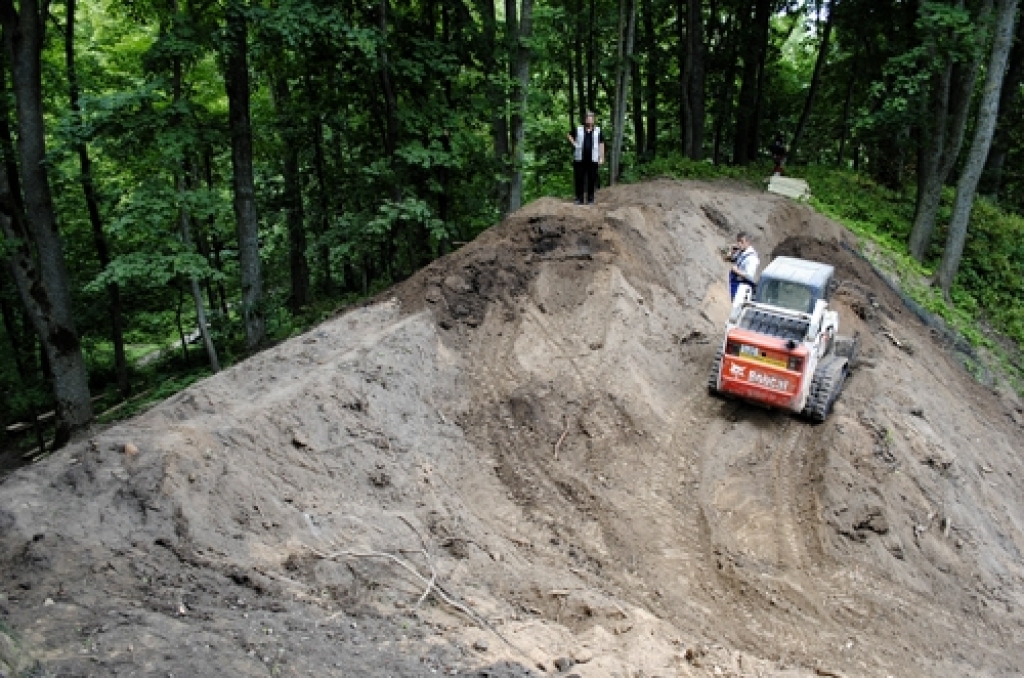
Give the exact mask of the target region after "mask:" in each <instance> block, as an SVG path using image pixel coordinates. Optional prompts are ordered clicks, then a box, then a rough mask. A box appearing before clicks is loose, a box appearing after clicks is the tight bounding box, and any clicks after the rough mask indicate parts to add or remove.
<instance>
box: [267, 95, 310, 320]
mask: <svg viewBox="0 0 1024 678" xmlns="http://www.w3.org/2000/svg"><path fill="white" fill-rule="evenodd" d="M291 101H292V94H291V88H290V87H289V86H288V80H287V78H285V77H284V76H280V77H278V78H277V79H276V81H275V82H274V103H275V107H276V108H277V120H278V125H279V126H280V128H281V141H282V142H283V145H284V148H283V149H282V152H281V170H282V172H281V173H282V174H283V175H284V196H283V197H284V209H285V224H286V226H287V230H288V272H289V282H290V284H291V294H290V295H289V299H288V301H289V305H290V306H291V309H292V312H293V313H298V312H299V311H300V310H301V309H302V308H303V307H305V306H306V305H307V304H309V262H308V261H307V260H306V217H305V213H304V211H303V208H302V178H301V176H300V175H299V146H300V138H299V135H297V134H295V132H294V130H293V127H292V121H291V118H292V116H293V115H294V114H295V113H294V111H293V110H292V108H293V107H292V105H291Z"/></svg>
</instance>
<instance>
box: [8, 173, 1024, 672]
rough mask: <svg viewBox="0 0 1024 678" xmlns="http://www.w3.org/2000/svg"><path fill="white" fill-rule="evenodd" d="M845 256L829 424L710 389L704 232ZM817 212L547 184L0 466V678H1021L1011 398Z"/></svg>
mask: <svg viewBox="0 0 1024 678" xmlns="http://www.w3.org/2000/svg"><path fill="white" fill-rule="evenodd" d="M739 229H745V230H747V231H749V232H750V233H751V234H752V235H753V239H754V242H755V246H756V247H757V248H758V250H759V251H760V252H761V255H762V262H763V263H767V260H768V259H769V257H770V255H773V254H775V255H777V254H783V253H785V254H795V255H800V256H805V257H808V258H814V259H818V260H821V261H826V262H828V263H831V264H834V265H835V266H836V270H837V277H838V278H839V280H840V282H841V285H840V288H839V289H838V291H837V292H836V296H835V303H836V306H837V307H838V310H839V312H840V314H841V318H842V330H843V331H844V333H851V334H852V333H854V332H859V333H860V335H861V337H862V344H861V345H862V349H861V358H860V360H859V366H858V367H857V368H856V369H855V371H854V372H853V375H852V377H851V379H850V381H849V382H848V383H847V386H846V389H845V391H844V392H843V394H842V396H841V397H840V399H839V401H838V403H837V405H836V408H835V412H834V414H833V415H832V416H831V417H830V418H829V419H828V420H827V421H826V422H825V423H824V424H821V425H813V424H810V423H808V422H806V421H803V420H801V419H800V418H798V417H796V416H794V415H790V414H787V413H783V412H778V411H769V410H765V409H762V408H759V407H756V406H752V405H747V404H743V403H739V402H734V401H723V400H718V399H715V398H711V397H709V396H708V394H707V388H706V384H707V377H708V371H709V369H710V366H711V363H712V360H713V357H714V354H715V351H716V348H717V345H718V342H719V341H720V339H721V335H722V328H723V326H724V322H725V319H726V316H727V313H728V309H729V303H728V300H727V290H726V284H725V274H726V270H725V265H724V264H723V263H722V261H721V259H720V258H719V256H718V252H717V250H718V248H719V247H720V246H722V245H723V244H725V243H727V242H729V241H731V240H732V238H733V236H734V234H735V232H736V231H737V230H739ZM857 248H858V245H857V243H856V241H855V239H854V238H853V236H851V235H850V234H849V233H848V232H846V231H845V230H844V229H843V228H841V227H840V226H838V225H836V224H835V223H833V222H830V221H828V220H827V219H825V218H823V217H821V216H819V215H817V214H816V213H815V212H813V211H812V210H810V209H809V208H807V207H804V206H801V205H798V204H795V203H793V202H790V201H788V200H787V199H785V198H781V197H778V196H773V195H769V194H766V193H764V192H761V191H759V190H756V189H754V188H751V187H748V186H743V185H739V184H732V183H713V184H710V183H680V182H673V181H667V180H659V181H654V182H651V183H647V184H642V185H635V186H623V187H617V188H614V189H608V190H604V191H602V192H601V193H600V194H599V197H598V203H597V205H595V206H591V207H575V206H572V205H568V204H565V203H564V202H561V201H557V200H552V199H544V200H540V201H538V202H536V203H533V204H531V205H529V206H527V207H525V208H524V209H522V210H521V211H519V212H517V213H515V214H514V215H512V216H510V217H509V218H508V219H506V220H505V221H504V222H503V223H501V224H499V225H497V226H495V227H493V228H492V229H490V230H489V231H487V232H486V233H484V234H483V235H481V236H480V237H479V238H478V239H477V240H476V241H475V242H473V243H470V244H469V245H467V246H465V247H464V248H463V249H461V250H459V251H458V252H456V253H454V254H452V255H450V256H448V257H445V258H443V259H441V260H439V261H437V262H435V263H434V264H432V265H431V266H429V267H428V268H426V269H425V270H423V271H421V272H420V273H418V274H417V275H416V276H414V277H413V278H411V279H410V280H408V281H406V282H405V283H403V284H402V285H399V286H398V287H396V288H395V289H393V290H392V291H391V292H390V293H389V294H388V295H386V296H385V297H382V298H381V299H380V300H379V301H378V302H376V303H373V304H370V305H368V306H365V307H363V308H359V309H356V310H353V311H350V312H348V313H345V314H344V315H341V316H340V317H337V318H335V319H333V320H331V321H329V322H326V323H324V324H323V325H321V326H319V327H318V328H316V329H314V330H312V331H310V332H309V333H307V334H305V335H303V336H301V337H296V338H294V339H292V340H290V341H288V342H285V343H283V344H281V345H279V346H277V347H275V348H272V349H270V350H267V351H265V352H263V353H261V354H259V355H257V356H256V357H254V358H252V359H250V360H248V361H246V362H244V363H242V364H239V365H237V366H235V367H233V368H232V369H230V370H227V371H225V372H223V373H221V374H219V375H217V376H215V377H212V378H210V379H207V380H205V381H203V382H201V383H199V384H197V385H195V386H193V387H192V388H190V389H188V390H187V391H185V392H182V393H180V394H178V395H177V396H175V397H173V398H171V399H170V400H168V401H167V402H165V403H163V404H161V405H160V406H158V407H156V408H154V409H152V410H150V411H149V412H148V413H146V414H144V415H142V416H140V417H138V418H136V419H133V420H131V421H128V422H125V423H123V424H120V425H117V426H115V427H112V428H108V429H105V430H102V431H96V432H94V433H93V435H92V436H91V437H86V438H84V439H82V440H81V441H79V442H78V443H77V444H75V445H73V446H70V447H68V448H66V449H65V450H62V451H61V452H60V453H58V454H55V455H53V456H51V457H50V458H47V459H45V460H43V461H41V462H40V463H37V464H34V465H31V466H29V467H25V468H22V469H20V470H18V471H16V472H14V473H13V474H10V475H9V476H8V477H7V478H6V479H5V480H4V481H3V482H2V484H0V676H16V675H31V676H393V677H398V676H431V675H458V676H492V677H506V676H527V675H529V676H554V675H565V676H573V675H575V676H578V677H579V678H597V677H608V678H611V677H617V678H638V677H640V676H643V677H645V678H652V677H655V676H661V677H663V678H667V677H670V676H787V677H794V678H795V677H799V676H847V677H852V676H879V677H882V678H884V677H886V676H894V677H896V676H899V677H906V676H1019V675H1021V673H1022V671H1024V668H1022V667H1024V579H1022V575H1024V567H1022V562H1021V552H1022V550H1024V462H1022V448H1024V446H1022V443H1021V437H1022V434H1024V430H1022V429H1024V426H1022V424H1024V416H1022V412H1021V409H1020V407H1021V406H1020V403H1019V401H1015V400H1014V399H1013V397H1012V396H1009V395H1006V394H1002V395H1000V394H998V393H996V392H994V391H993V389H991V388H987V387H985V386H983V385H981V384H979V383H978V382H977V381H975V380H974V379H973V378H972V376H971V375H970V374H969V373H968V372H967V370H965V369H964V368H963V367H962V366H961V364H960V362H959V360H958V358H957V356H956V354H955V353H954V352H953V350H952V348H951V346H950V345H949V343H948V342H947V341H946V340H945V339H944V338H943V336H942V335H941V334H938V333H936V332H934V331H933V330H932V329H930V328H929V327H928V326H926V325H924V324H922V323H921V322H920V321H919V320H918V319H917V317H916V316H915V315H913V314H912V313H911V312H910V311H908V310H907V309H906V308H905V307H904V306H903V304H902V303H901V301H900V299H899V297H898V296H897V295H896V294H895V293H894V292H892V290H891V289H890V287H889V286H888V285H887V284H886V283H885V282H884V281H883V280H882V279H881V278H880V277H878V275H877V274H876V273H875V272H874V271H873V269H872V268H871V267H870V266H869V265H868V264H867V263H866V262H865V261H864V260H863V259H861V258H860V257H859V256H858V255H857V254H855V252H856V251H857Z"/></svg>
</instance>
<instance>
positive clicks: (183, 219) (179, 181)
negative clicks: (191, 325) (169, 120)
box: [171, 0, 220, 374]
mask: <svg viewBox="0 0 1024 678" xmlns="http://www.w3.org/2000/svg"><path fill="white" fill-rule="evenodd" d="M173 7H174V11H175V12H177V11H178V0H173ZM172 69H173V74H172V84H171V87H172V96H173V101H174V103H175V104H176V103H178V102H179V101H180V100H181V92H182V66H181V59H179V58H178V57H174V59H173V65H172ZM178 122H179V123H181V122H182V121H178ZM178 162H179V163H180V166H179V167H178V174H177V176H176V177H175V180H174V189H175V190H176V191H177V192H178V200H179V201H180V205H179V206H178V227H179V229H180V231H179V232H180V234H181V242H182V244H183V245H184V247H185V251H192V248H193V244H192V216H191V215H190V214H189V211H188V203H187V202H186V195H187V193H188V188H189V186H188V174H189V164H190V163H189V160H188V158H187V157H182V158H179V160H178ZM189 285H190V287H191V290H192V301H193V303H194V304H195V307H196V324H197V325H198V326H199V336H201V337H202V339H203V346H204V348H205V349H206V356H207V359H208V360H209V361H210V370H211V371H213V373H214V374H216V373H217V372H220V360H219V359H218V357H217V348H216V347H215V346H214V345H213V338H212V337H211V336H210V327H209V322H207V320H206V304H205V302H204V301H203V291H202V289H201V288H200V286H199V279H198V278H196V276H195V275H190V276H189ZM179 300H180V298H179ZM178 327H179V330H180V327H181V305H180V303H179V306H178ZM181 348H182V351H184V352H185V359H186V360H187V359H188V347H187V346H186V342H185V340H184V337H182V346H181Z"/></svg>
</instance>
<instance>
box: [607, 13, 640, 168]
mask: <svg viewBox="0 0 1024 678" xmlns="http://www.w3.org/2000/svg"><path fill="white" fill-rule="evenodd" d="M635 31H636V0H619V67H618V77H617V82H616V85H615V119H614V122H613V123H612V125H613V129H612V154H611V162H610V163H609V165H610V169H609V175H610V176H609V178H608V183H609V184H610V185H612V186H614V185H615V184H617V183H618V181H619V171H620V169H621V164H622V138H623V136H624V132H625V127H626V101H627V100H628V98H629V76H630V74H631V72H632V68H631V67H630V64H631V63H632V61H633V36H634V33H635Z"/></svg>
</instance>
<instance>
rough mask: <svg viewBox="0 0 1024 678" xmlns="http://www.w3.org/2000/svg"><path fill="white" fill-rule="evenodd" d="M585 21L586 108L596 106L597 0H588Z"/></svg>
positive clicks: (591, 108)
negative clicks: (587, 14)
mask: <svg viewBox="0 0 1024 678" xmlns="http://www.w3.org/2000/svg"><path fill="white" fill-rule="evenodd" d="M589 11H590V14H589V18H588V21H587V109H588V110H591V111H593V110H594V109H595V108H597V91H596V90H597V85H596V81H597V57H596V56H595V54H596V52H597V0H590V10H589Z"/></svg>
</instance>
